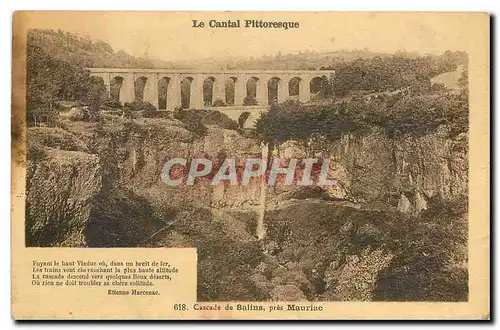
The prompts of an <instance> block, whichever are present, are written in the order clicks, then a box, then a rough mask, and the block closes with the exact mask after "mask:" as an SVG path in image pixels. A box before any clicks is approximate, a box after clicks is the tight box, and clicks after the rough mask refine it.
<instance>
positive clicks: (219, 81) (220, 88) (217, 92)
mask: <svg viewBox="0 0 500 330" xmlns="http://www.w3.org/2000/svg"><path fill="white" fill-rule="evenodd" d="M217 99H219V100H221V101H224V102H226V80H225V77H224V75H217V76H215V81H214V84H213V87H212V104H213V103H214V102H215V100H217Z"/></svg>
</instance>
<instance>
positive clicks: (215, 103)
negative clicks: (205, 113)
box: [212, 99, 227, 107]
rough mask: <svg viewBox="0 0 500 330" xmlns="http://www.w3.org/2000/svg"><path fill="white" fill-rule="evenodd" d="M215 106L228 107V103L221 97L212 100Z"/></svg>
mask: <svg viewBox="0 0 500 330" xmlns="http://www.w3.org/2000/svg"><path fill="white" fill-rule="evenodd" d="M212 106H213V107H226V106H227V104H226V103H225V102H224V101H222V100H221V99H216V100H215V101H213V102H212Z"/></svg>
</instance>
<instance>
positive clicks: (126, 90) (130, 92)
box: [120, 73, 135, 104]
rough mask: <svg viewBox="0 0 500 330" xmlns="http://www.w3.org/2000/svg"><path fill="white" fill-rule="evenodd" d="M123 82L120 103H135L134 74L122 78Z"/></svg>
mask: <svg viewBox="0 0 500 330" xmlns="http://www.w3.org/2000/svg"><path fill="white" fill-rule="evenodd" d="M122 77H123V82H122V87H121V89H120V102H121V104H125V102H133V101H134V96H135V95H134V94H135V89H134V74H133V73H127V74H125V75H123V76H122Z"/></svg>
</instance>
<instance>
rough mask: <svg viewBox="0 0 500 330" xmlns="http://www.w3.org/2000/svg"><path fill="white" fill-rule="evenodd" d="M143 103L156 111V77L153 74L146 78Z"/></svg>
mask: <svg viewBox="0 0 500 330" xmlns="http://www.w3.org/2000/svg"><path fill="white" fill-rule="evenodd" d="M146 79H147V80H146V85H145V86H144V94H143V101H145V102H150V103H151V104H152V105H154V106H155V108H157V109H158V75H157V74H155V73H153V74H150V75H147V76H146Z"/></svg>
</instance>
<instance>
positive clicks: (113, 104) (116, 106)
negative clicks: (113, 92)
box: [102, 99, 122, 109]
mask: <svg viewBox="0 0 500 330" xmlns="http://www.w3.org/2000/svg"><path fill="white" fill-rule="evenodd" d="M102 105H103V106H106V107H109V108H113V109H120V108H121V107H122V104H121V102H120V101H117V100H112V99H107V100H105V101H104V103H103V104H102Z"/></svg>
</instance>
